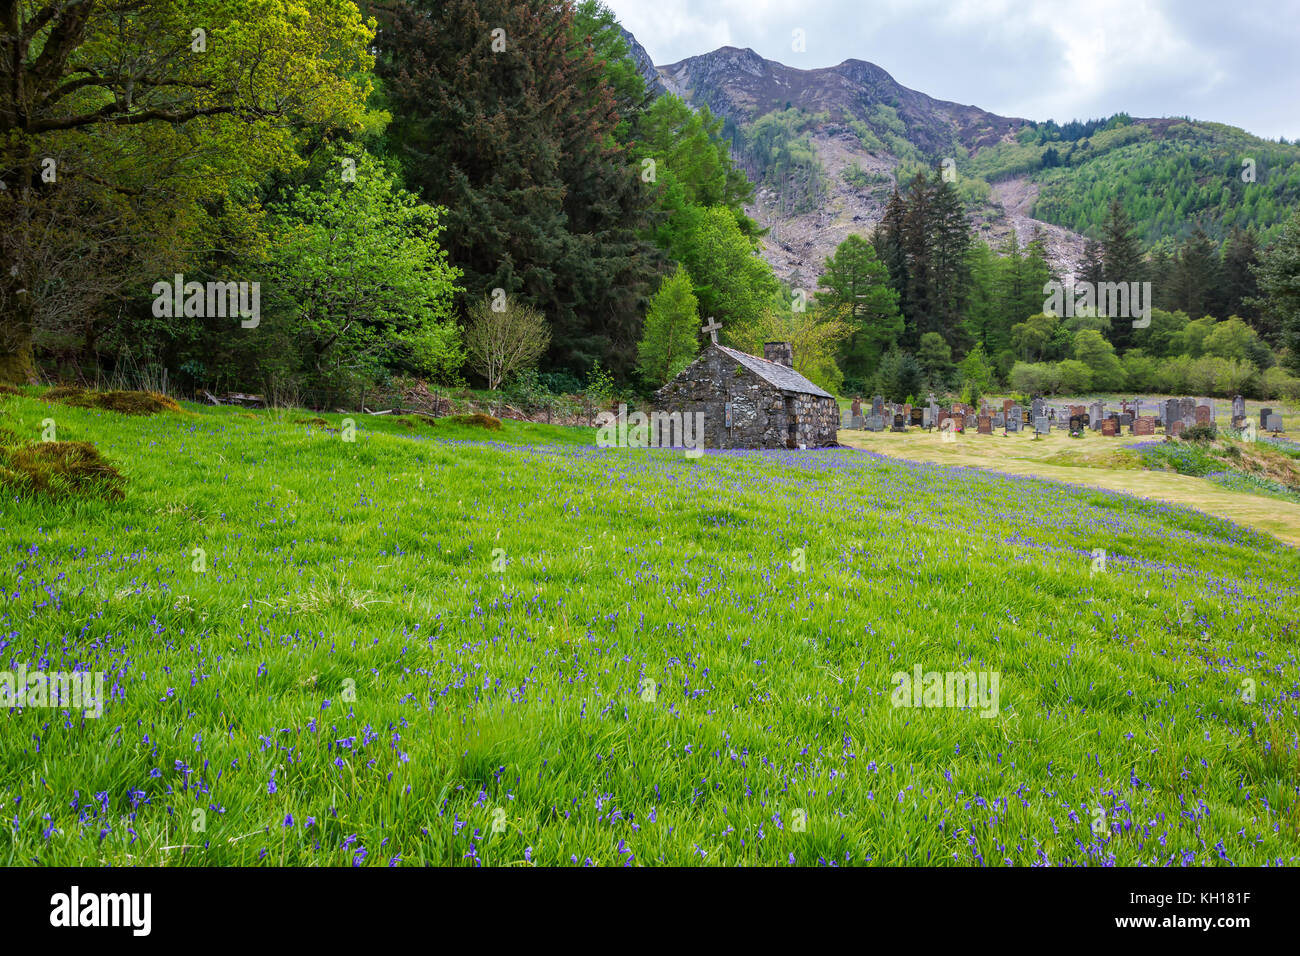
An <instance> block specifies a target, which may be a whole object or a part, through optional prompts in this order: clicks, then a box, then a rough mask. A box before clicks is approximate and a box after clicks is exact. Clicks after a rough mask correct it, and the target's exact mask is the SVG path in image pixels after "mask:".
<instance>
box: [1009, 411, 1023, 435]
mask: <svg viewBox="0 0 1300 956" xmlns="http://www.w3.org/2000/svg"><path fill="white" fill-rule="evenodd" d="M1024 424H1025V410H1024V409H1023V408H1021V407H1020V406H1019V405H1012V406H1011V410H1010V411H1009V412H1007V431H1012V432H1018V431H1020V429H1021V427H1022V426H1023V425H1024Z"/></svg>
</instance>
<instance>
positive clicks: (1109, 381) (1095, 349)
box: [1061, 329, 1124, 392]
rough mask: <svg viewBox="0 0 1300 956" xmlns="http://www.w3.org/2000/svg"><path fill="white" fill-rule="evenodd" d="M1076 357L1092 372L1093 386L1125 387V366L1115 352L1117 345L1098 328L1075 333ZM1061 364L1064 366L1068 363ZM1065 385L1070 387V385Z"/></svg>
mask: <svg viewBox="0 0 1300 956" xmlns="http://www.w3.org/2000/svg"><path fill="white" fill-rule="evenodd" d="M1074 358H1075V359H1077V360H1078V361H1080V362H1082V363H1083V364H1084V365H1085V366H1087V368H1088V369H1089V371H1090V372H1091V373H1092V376H1091V384H1092V387H1093V388H1095V389H1097V390H1098V391H1102V392H1105V391H1111V390H1114V389H1119V388H1123V387H1124V366H1123V365H1122V364H1121V362H1120V360H1119V357H1118V356H1116V354H1115V346H1113V345H1111V344H1110V343H1109V342H1107V341H1106V338H1105V336H1103V335H1102V334H1101V333H1100V332H1098V331H1097V330H1096V329H1084V330H1082V331H1080V332H1077V333H1075V336H1074ZM1061 364H1062V365H1063V366H1064V365H1065V364H1066V363H1065V362H1062V363H1061ZM1062 371H1063V372H1064V371H1065V370H1064V369H1063V370H1062ZM1062 384H1063V385H1064V382H1063V383H1062ZM1064 387H1066V388H1067V389H1068V388H1069V386H1068V385H1065V386H1064Z"/></svg>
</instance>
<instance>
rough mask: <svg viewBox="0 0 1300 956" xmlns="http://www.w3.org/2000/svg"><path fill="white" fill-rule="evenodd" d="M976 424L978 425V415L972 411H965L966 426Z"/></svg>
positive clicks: (970, 426)
mask: <svg viewBox="0 0 1300 956" xmlns="http://www.w3.org/2000/svg"><path fill="white" fill-rule="evenodd" d="M978 426H979V416H978V415H975V414H974V413H973V412H967V413H966V427H967V428H977V427H978Z"/></svg>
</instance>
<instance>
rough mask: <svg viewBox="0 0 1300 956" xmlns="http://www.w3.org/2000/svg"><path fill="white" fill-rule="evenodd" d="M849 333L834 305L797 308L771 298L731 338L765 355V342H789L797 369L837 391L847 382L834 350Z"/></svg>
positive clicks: (739, 346)
mask: <svg viewBox="0 0 1300 956" xmlns="http://www.w3.org/2000/svg"><path fill="white" fill-rule="evenodd" d="M848 334H849V327H848V325H847V324H846V323H845V322H844V321H843V319H842V318H841V317H840V316H839V315H837V314H836V310H834V309H816V310H809V311H805V312H796V311H794V310H793V309H790V308H785V307H782V305H780V304H778V303H777V302H775V301H771V300H769V302H768V305H767V307H766V308H764V309H763V310H762V311H761V312H760V313H759V315H758V316H757V317H756V318H755V320H754V321H753V322H751V323H749V324H748V325H745V326H743V327H741V328H739V329H735V330H733V332H732V334H731V335H730V336H729V339H730V341H731V343H732V344H733V345H734V346H735V347H736V348H737V349H739V350H740V351H742V352H748V353H749V354H750V355H762V354H763V343H764V342H789V343H790V345H791V347H792V348H793V349H794V368H795V371H796V372H798V373H799V374H801V375H803V376H804V377H805V378H807V379H808V380H809V381H811V382H813V383H814V384H816V385H818V386H820V387H821V388H823V389H825V390H826V391H828V392H830V393H831V394H832V395H835V394H838V392H839V390H840V387H841V385H842V384H843V382H844V375H843V373H842V372H841V371H840V369H839V367H838V366H837V365H836V364H835V354H836V352H837V350H838V349H839V345H840V342H841V341H843V339H844V338H845V337H846V336H847V335H848Z"/></svg>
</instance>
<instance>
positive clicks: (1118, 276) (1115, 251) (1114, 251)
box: [1101, 199, 1145, 351]
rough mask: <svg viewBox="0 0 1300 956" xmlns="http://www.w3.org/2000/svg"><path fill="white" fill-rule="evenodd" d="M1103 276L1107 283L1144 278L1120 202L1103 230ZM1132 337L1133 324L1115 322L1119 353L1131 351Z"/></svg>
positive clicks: (1137, 246)
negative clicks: (1127, 349) (1125, 350)
mask: <svg viewBox="0 0 1300 956" xmlns="http://www.w3.org/2000/svg"><path fill="white" fill-rule="evenodd" d="M1102 232H1103V237H1104V238H1103V239H1102V256H1101V259H1102V273H1103V281H1105V282H1123V283H1126V284H1127V283H1133V282H1141V281H1142V280H1143V278H1144V277H1145V276H1144V269H1143V260H1142V247H1141V245H1140V243H1139V242H1138V239H1137V237H1136V236H1135V235H1134V234H1133V220H1132V219H1131V218H1130V217H1129V214H1128V213H1127V212H1126V211H1125V210H1124V207H1123V206H1122V205H1120V201H1119V200H1118V199H1112V200H1111V201H1110V210H1109V213H1108V214H1107V217H1106V224H1105V226H1104V227H1103V230H1102ZM1132 334H1133V323H1132V322H1130V321H1127V320H1120V321H1117V322H1114V323H1113V325H1112V333H1111V337H1112V339H1113V340H1114V344H1115V347H1116V348H1117V349H1119V350H1120V351H1123V350H1124V349H1126V348H1128V344H1129V340H1130V339H1131V338H1132Z"/></svg>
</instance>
